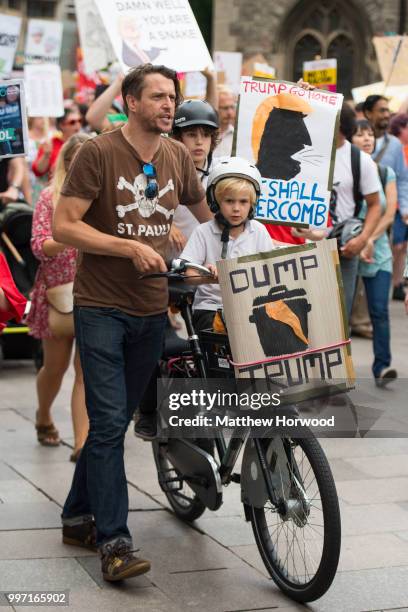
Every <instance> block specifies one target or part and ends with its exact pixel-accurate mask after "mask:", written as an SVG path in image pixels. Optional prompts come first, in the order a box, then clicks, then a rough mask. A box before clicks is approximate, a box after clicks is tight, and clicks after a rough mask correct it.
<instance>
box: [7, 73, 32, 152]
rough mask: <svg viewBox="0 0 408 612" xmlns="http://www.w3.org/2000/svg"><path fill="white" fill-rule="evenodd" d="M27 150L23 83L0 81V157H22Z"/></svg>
mask: <svg viewBox="0 0 408 612" xmlns="http://www.w3.org/2000/svg"><path fill="white" fill-rule="evenodd" d="M27 152H28V129H27V115H26V103H25V95H24V83H23V81H21V80H20V79H11V80H7V81H3V80H1V81H0V158H3V157H22V156H24V155H27Z"/></svg>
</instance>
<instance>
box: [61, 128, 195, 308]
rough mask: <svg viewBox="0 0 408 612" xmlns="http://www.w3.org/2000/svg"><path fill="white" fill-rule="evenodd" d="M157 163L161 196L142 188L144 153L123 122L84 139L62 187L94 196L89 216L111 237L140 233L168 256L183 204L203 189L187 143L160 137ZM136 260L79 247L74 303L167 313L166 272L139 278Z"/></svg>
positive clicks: (71, 193)
mask: <svg viewBox="0 0 408 612" xmlns="http://www.w3.org/2000/svg"><path fill="white" fill-rule="evenodd" d="M152 163H153V164H154V166H155V167H156V174H157V181H158V184H159V195H158V198H155V199H154V200H149V199H147V198H146V197H145V195H144V190H145V187H146V185H147V179H146V177H145V176H144V174H143V171H142V165H143V163H142V162H141V161H140V158H139V157H138V155H137V152H136V151H135V149H134V148H133V147H132V146H131V145H130V144H129V142H128V141H127V140H126V138H125V137H124V136H123V134H122V131H121V129H120V128H119V129H117V130H114V131H113V132H109V133H107V134H101V135H100V136H97V137H96V138H93V139H92V140H89V141H88V142H85V143H84V144H83V145H82V147H81V149H80V150H79V152H78V155H77V156H76V158H75V160H74V163H73V164H72V166H71V168H70V170H69V172H68V175H67V177H66V179H65V183H64V186H63V188H62V194H63V195H64V196H74V197H78V198H83V199H86V200H92V204H91V206H90V207H89V209H88V210H87V212H86V214H85V216H84V218H83V221H84V222H85V223H88V224H89V225H91V226H92V227H94V228H96V229H97V230H99V231H101V232H103V233H105V234H110V235H113V236H117V237H121V238H126V239H130V240H137V241H139V242H142V243H143V244H147V245H149V246H150V247H152V248H153V249H154V250H155V251H157V252H158V253H160V255H162V257H164V258H165V257H166V248H167V246H168V239H169V232H170V228H171V224H172V220H173V215H174V210H175V208H176V207H177V205H178V204H185V205H189V204H197V203H198V202H200V201H201V200H202V199H203V198H204V196H205V194H204V191H203V188H202V187H201V185H200V182H199V180H198V179H197V173H196V170H195V167H194V164H193V162H192V160H191V158H190V156H189V154H188V151H187V149H186V148H185V147H184V145H182V144H181V143H179V142H177V141H175V140H172V139H170V138H166V137H161V141H160V147H159V150H158V151H157V153H156V155H155V157H154V159H153V160H152ZM138 276H139V272H138V271H137V270H136V268H135V266H134V265H133V263H132V261H131V260H130V259H125V258H121V257H109V256H105V255H92V254H90V253H81V254H80V256H79V259H78V270H77V274H76V278H75V282H74V297H75V304H77V305H79V306H102V307H109V308H118V309H119V310H122V311H124V312H126V313H128V314H132V315H138V316H144V315H153V314H159V313H161V312H164V311H165V310H166V308H167V302H168V293H167V280H166V279H147V280H138Z"/></svg>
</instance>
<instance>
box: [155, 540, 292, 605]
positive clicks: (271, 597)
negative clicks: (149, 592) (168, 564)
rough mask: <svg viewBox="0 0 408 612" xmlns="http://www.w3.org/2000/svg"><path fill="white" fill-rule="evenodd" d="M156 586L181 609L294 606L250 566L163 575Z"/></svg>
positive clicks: (271, 583) (156, 577) (157, 577)
mask: <svg viewBox="0 0 408 612" xmlns="http://www.w3.org/2000/svg"><path fill="white" fill-rule="evenodd" d="M197 554H199V551H197ZM155 584H156V585H157V586H158V587H159V588H160V589H161V590H163V591H164V592H165V593H166V595H168V596H169V597H170V598H171V599H173V600H174V601H177V602H178V605H179V609H180V610H190V609H192V610H194V609H195V610H200V612H201V611H202V610H203V611H204V610H205V611H206V612H207V611H208V612H226V611H228V612H230V611H231V612H232V611H241V610H254V609H255V610H263V609H265V608H266V609H268V608H270V607H277V606H280V605H284V604H285V605H289V604H291V603H292V602H291V601H290V600H289V599H288V598H286V597H285V596H284V595H283V594H282V593H281V592H280V591H279V589H278V588H277V587H276V586H275V585H274V583H273V582H272V581H271V580H268V579H267V578H265V577H264V576H262V575H261V574H260V573H259V572H257V571H256V570H254V569H252V568H251V567H249V566H246V567H244V568H237V569H225V570H212V571H211V570H210V571H198V572H197V571H193V572H186V573H180V574H171V575H170V574H165V573H162V574H160V575H159V576H155Z"/></svg>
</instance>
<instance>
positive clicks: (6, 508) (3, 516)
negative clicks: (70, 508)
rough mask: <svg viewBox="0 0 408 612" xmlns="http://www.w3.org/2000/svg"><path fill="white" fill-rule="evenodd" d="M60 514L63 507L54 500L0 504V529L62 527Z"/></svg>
mask: <svg viewBox="0 0 408 612" xmlns="http://www.w3.org/2000/svg"><path fill="white" fill-rule="evenodd" d="M60 514H61V508H60V507H59V506H57V505H56V504H54V503H53V502H34V503H33V502H26V503H21V504H20V503H9V504H0V531H14V530H16V529H23V530H24V529H51V528H53V527H60V526H61V518H60ZM0 558H1V553H0Z"/></svg>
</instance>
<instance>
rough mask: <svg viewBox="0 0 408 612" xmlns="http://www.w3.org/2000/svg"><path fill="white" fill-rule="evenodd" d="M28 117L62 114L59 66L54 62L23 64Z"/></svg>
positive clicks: (57, 115)
mask: <svg viewBox="0 0 408 612" xmlns="http://www.w3.org/2000/svg"><path fill="white" fill-rule="evenodd" d="M24 80H25V84H26V89H27V106H28V116H29V117H61V116H62V115H63V114H64V98H63V92H62V80H61V68H60V67H59V66H57V65H56V64H30V65H26V66H24Z"/></svg>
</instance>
